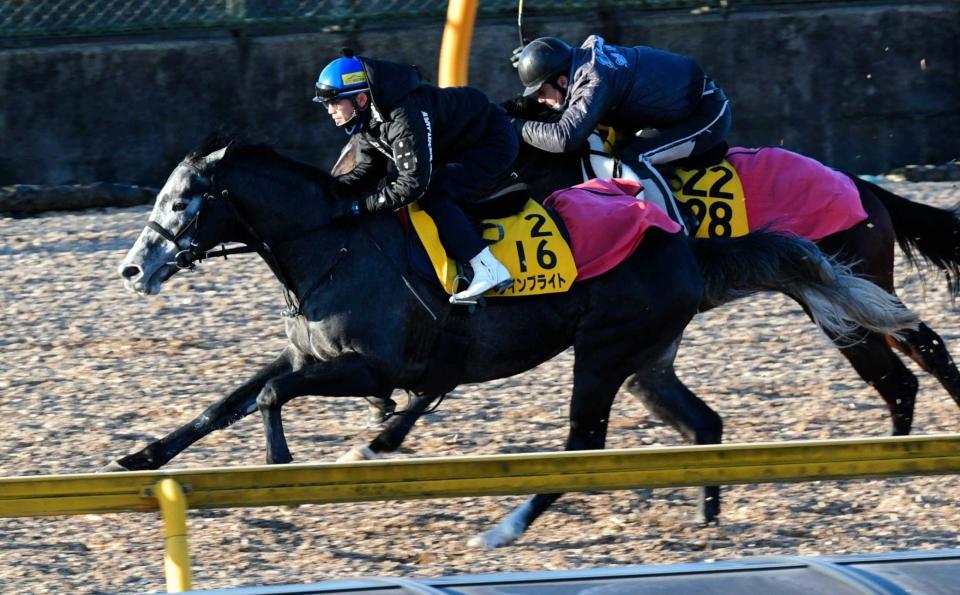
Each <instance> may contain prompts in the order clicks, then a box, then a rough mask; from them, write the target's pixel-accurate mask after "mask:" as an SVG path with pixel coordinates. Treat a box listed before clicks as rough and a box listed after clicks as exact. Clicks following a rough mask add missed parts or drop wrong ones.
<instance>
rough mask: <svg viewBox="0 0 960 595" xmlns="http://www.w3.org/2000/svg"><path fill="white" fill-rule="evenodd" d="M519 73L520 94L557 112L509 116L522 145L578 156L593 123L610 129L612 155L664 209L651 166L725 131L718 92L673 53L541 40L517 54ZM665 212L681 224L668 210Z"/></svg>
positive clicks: (716, 140) (598, 41)
mask: <svg viewBox="0 0 960 595" xmlns="http://www.w3.org/2000/svg"><path fill="white" fill-rule="evenodd" d="M517 72H518V74H519V75H520V81H521V82H522V83H523V85H524V87H525V89H524V91H523V95H524V97H526V98H531V99H532V98H533V97H536V98H537V100H538V101H539V102H540V103H542V104H545V105H547V106H548V107H550V108H553V109H554V110H557V111H559V112H562V115H561V116H560V118H559V119H558V120H557V121H556V122H534V121H525V120H520V119H514V126H515V127H516V128H517V131H518V132H519V134H520V135H521V137H522V140H523V141H524V142H526V143H528V144H530V145H533V146H534V147H537V148H539V149H542V150H544V151H550V152H554V153H560V152H570V151H577V150H579V149H580V148H581V147H582V146H583V145H584V144H585V143H586V141H587V138H588V137H589V136H590V134H591V133H592V132H593V131H594V129H595V128H596V127H597V125H598V124H602V125H605V126H608V127H610V128H613V129H614V131H615V143H614V149H615V151H616V152H617V154H618V156H619V157H620V159H621V160H623V161H624V162H626V163H627V164H629V165H631V166H632V167H633V168H634V169H635V171H636V173H637V175H638V176H639V177H640V179H641V181H642V182H644V188H645V193H644V195H645V198H646V199H647V200H652V201H654V202H657V203H658V204H661V205H662V206H665V205H666V204H668V201H666V200H665V199H666V197H667V196H669V192H670V191H669V187H668V186H667V183H666V181H664V179H663V178H662V177H661V175H660V174H659V173H658V172H657V170H656V169H655V168H654V167H653V166H654V165H659V164H663V163H668V162H670V161H674V160H677V159H682V158H684V157H690V156H693V155H699V154H700V153H703V152H706V151H708V150H710V149H712V148H713V147H715V146H717V145H719V144H720V143H721V142H722V141H723V140H724V139H725V138H726V135H727V132H728V131H729V130H730V120H731V116H730V106H729V103H728V101H727V98H726V96H725V95H724V94H723V91H722V90H720V88H719V87H717V85H716V84H715V83H714V82H713V81H712V80H711V79H710V78H709V77H708V76H706V75H705V74H704V72H703V69H702V68H701V67H700V65H699V64H697V63H696V62H695V61H693V60H692V59H690V58H687V57H684V56H680V55H677V54H671V53H669V52H665V51H662V50H658V49H654V48H650V47H645V46H636V47H621V46H615V45H607V44H606V43H604V41H603V38H602V37H600V36H599V35H592V36H590V37H588V38H587V39H586V41H584V42H583V45H582V46H580V48H573V47H571V46H569V45H567V44H566V43H565V42H563V41H561V40H560V39H557V38H556V37H541V38H539V39H535V40H533V41H532V42H530V43H529V44H527V45H526V46H525V47H523V49H522V50H521V51H520V53H519V56H518V59H517ZM670 202H672V201H670ZM666 210H667V212H668V213H670V215H671V217H673V218H674V219H675V220H678V222H681V224H682V219H681V218H679V216H678V214H677V213H676V212H672V211H673V205H671V208H667V209H666Z"/></svg>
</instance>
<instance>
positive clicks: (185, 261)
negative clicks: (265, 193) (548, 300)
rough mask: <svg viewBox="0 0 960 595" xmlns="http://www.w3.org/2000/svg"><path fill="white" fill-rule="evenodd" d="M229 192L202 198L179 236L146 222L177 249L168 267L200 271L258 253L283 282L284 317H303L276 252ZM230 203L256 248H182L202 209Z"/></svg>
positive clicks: (223, 191)
mask: <svg viewBox="0 0 960 595" xmlns="http://www.w3.org/2000/svg"><path fill="white" fill-rule="evenodd" d="M181 165H183V166H184V167H186V168H188V169H190V170H191V171H192V172H193V173H195V174H196V175H198V176H201V177H206V176H204V174H202V173H201V172H200V171H199V170H198V169H197V168H196V167H194V166H193V165H191V164H189V163H181ZM210 185H211V186H213V177H212V176H211V177H210ZM229 197H230V192H229V191H228V190H227V189H223V190H221V191H220V193H219V195H218V194H217V192H216V190H215V189H214V190H211V191H210V192H205V193H203V194H202V195H200V201H201V202H200V207H199V208H198V209H197V214H196V215H194V216H193V218H192V219H190V221H188V222H187V224H186V225H184V226H183V227H182V228H181V229H180V230H179V231H178V232H177V233H173V232H171V231H170V230H168V229H166V228H165V227H163V226H162V225H160V224H159V223H157V222H156V221H154V220H152V219H150V220H149V221H147V227H148V228H150V229H152V230H153V231H155V232H157V233H158V234H160V236H161V237H162V238H163V239H165V240H167V241H168V242H170V243H172V244H173V245H174V246H175V247H176V248H177V253H176V255H175V256H174V258H173V261H172V262H168V263H167V264H172V265H174V266H176V267H177V268H178V269H180V270H188V271H192V270H194V269H195V268H197V263H198V262H202V261H203V260H204V259H205V258H212V257H215V256H223V258H224V259H226V258H227V255H228V254H247V253H251V252H256V253H257V254H259V255H260V256H261V257H262V258H263V259H264V260H265V261H266V262H267V265H268V266H269V267H270V269H271V270H272V271H273V273H274V274H275V275H276V276H277V279H279V280H280V284H281V285H282V286H283V297H284V300H285V301H286V302H287V308H286V310H284V311H283V312H282V313H283V315H284V316H289V317H294V316H299V315H300V314H301V311H300V304H299V300H297V298H296V296H295V295H293V292H292V291H291V289H290V287H291V285H290V283H288V281H287V277H286V275H284V273H283V269H282V268H281V267H280V263H279V262H277V259H276V257H275V256H274V255H273V252H272V251H271V250H270V246H268V245H267V243H266V242H265V241H263V239H261V238H260V236H259V234H257V232H256V230H254V228H253V226H251V225H250V223H249V222H248V221H247V220H246V219H245V218H244V217H243V216H242V215H241V213H240V211H238V210H237V208H236V206H235V205H233V203H232V202H231V201H229V200H227V199H228V198H229ZM221 198H222V199H223V200H227V204H228V205H230V207H231V209H232V210H233V214H234V216H235V217H236V219H237V221H238V222H239V223H240V225H241V226H242V227H243V228H244V230H245V231H246V233H247V235H249V236H250V238H251V239H253V244H255V246H251V245H246V246H237V247H234V248H227V247H226V246H221V248H220V249H219V250H201V249H200V246H199V245H198V244H197V241H196V236H194V238H193V240H191V241H190V245H189V246H187V247H186V248H184V247H183V246H182V245H181V244H180V240H181V238H183V236H184V235H185V234H186V233H187V232H188V231H189V230H190V229H191V228H198V227H199V223H200V213H202V212H203V207H204V205H205V204H206V203H207V202H208V201H214V200H219V199H221Z"/></svg>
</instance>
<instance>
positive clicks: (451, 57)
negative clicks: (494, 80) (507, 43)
mask: <svg viewBox="0 0 960 595" xmlns="http://www.w3.org/2000/svg"><path fill="white" fill-rule="evenodd" d="M476 21H477V0H450V2H449V3H448V4H447V23H446V25H444V27H443V41H442V42H440V66H439V69H438V73H437V85H438V86H440V87H458V86H463V85H466V84H467V75H468V73H469V70H470V42H471V41H472V40H473V26H474V24H475V23H476Z"/></svg>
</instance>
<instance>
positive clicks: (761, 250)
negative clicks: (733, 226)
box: [691, 231, 919, 337]
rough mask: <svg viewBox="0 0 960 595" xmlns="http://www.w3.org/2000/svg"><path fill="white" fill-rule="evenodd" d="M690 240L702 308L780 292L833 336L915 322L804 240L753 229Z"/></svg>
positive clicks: (891, 330) (889, 331)
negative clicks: (701, 286) (742, 233)
mask: <svg viewBox="0 0 960 595" xmlns="http://www.w3.org/2000/svg"><path fill="white" fill-rule="evenodd" d="M691 244H692V248H693V252H694V254H695V255H696V258H697V262H698V263H699V264H700V269H701V270H702V271H703V277H704V297H703V301H702V303H701V305H702V307H704V308H710V307H714V306H719V305H721V304H725V303H727V302H730V301H733V300H736V299H738V298H741V297H744V296H747V295H750V294H753V293H757V292H760V291H778V292H781V293H784V294H787V295H789V296H791V297H793V298H794V299H796V300H798V301H799V302H800V303H801V304H803V305H804V306H805V307H806V308H807V310H808V311H809V313H810V315H811V316H812V318H813V320H814V322H816V323H817V325H819V326H820V328H822V329H823V330H824V331H825V332H826V333H827V334H828V335H830V336H834V337H853V336H854V333H855V332H857V331H858V329H859V328H865V329H867V330H870V331H874V332H877V333H881V334H884V335H893V336H895V337H899V336H900V335H899V333H901V332H902V331H903V330H906V329H908V328H916V327H917V324H918V323H919V320H918V319H917V317H916V315H915V314H913V313H912V312H911V311H910V310H908V309H907V308H905V307H904V306H903V304H901V303H900V301H899V300H897V298H896V296H894V295H892V294H890V293H887V292H886V291H884V290H883V289H881V288H880V287H878V286H877V285H874V284H873V283H871V282H870V281H868V280H866V279H863V278H861V277H857V276H856V275H854V274H853V273H851V272H850V268H849V267H848V266H846V265H843V264H841V263H839V262H837V261H835V260H834V259H832V258H829V257H828V256H826V255H825V254H824V253H823V252H821V251H820V249H819V248H817V246H816V244H814V243H813V242H810V241H808V240H805V239H803V238H799V237H791V236H785V235H781V234H775V233H770V232H765V231H757V232H752V233H749V234H747V235H745V236H742V237H738V238H710V239H694V240H691Z"/></svg>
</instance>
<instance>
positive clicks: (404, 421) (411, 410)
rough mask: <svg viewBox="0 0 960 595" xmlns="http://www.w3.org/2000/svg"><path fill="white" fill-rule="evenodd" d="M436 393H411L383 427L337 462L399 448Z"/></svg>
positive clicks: (369, 457)
mask: <svg viewBox="0 0 960 595" xmlns="http://www.w3.org/2000/svg"><path fill="white" fill-rule="evenodd" d="M437 397H438V395H432V394H423V395H416V394H415V395H413V396H411V397H410V399H409V401H408V402H407V406H406V407H405V408H404V409H403V410H402V411H397V412H395V413H393V414H392V415H391V416H390V417H389V418H388V419H387V420H386V422H385V423H384V424H383V429H382V430H380V432H379V433H378V434H377V435H376V437H374V439H373V440H371V441H370V443H369V444H367V445H366V446H361V447H354V448H351V449H350V450H349V451H348V452H347V453H346V454H344V455H343V456H341V457H340V458H339V459H337V462H339V463H344V462H349V461H362V460H369V459H375V458H378V455H379V454H380V453H384V452H393V451H395V450H397V449H398V448H400V445H401V444H402V443H403V441H404V439H405V438H406V437H407V434H409V433H410V430H412V429H413V425H414V424H415V423H417V420H418V419H420V417H421V416H422V415H423V413H424V412H425V411H426V410H427V407H428V406H429V405H430V403H432V402H433V401H434V400H435V399H436V398H437Z"/></svg>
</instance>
